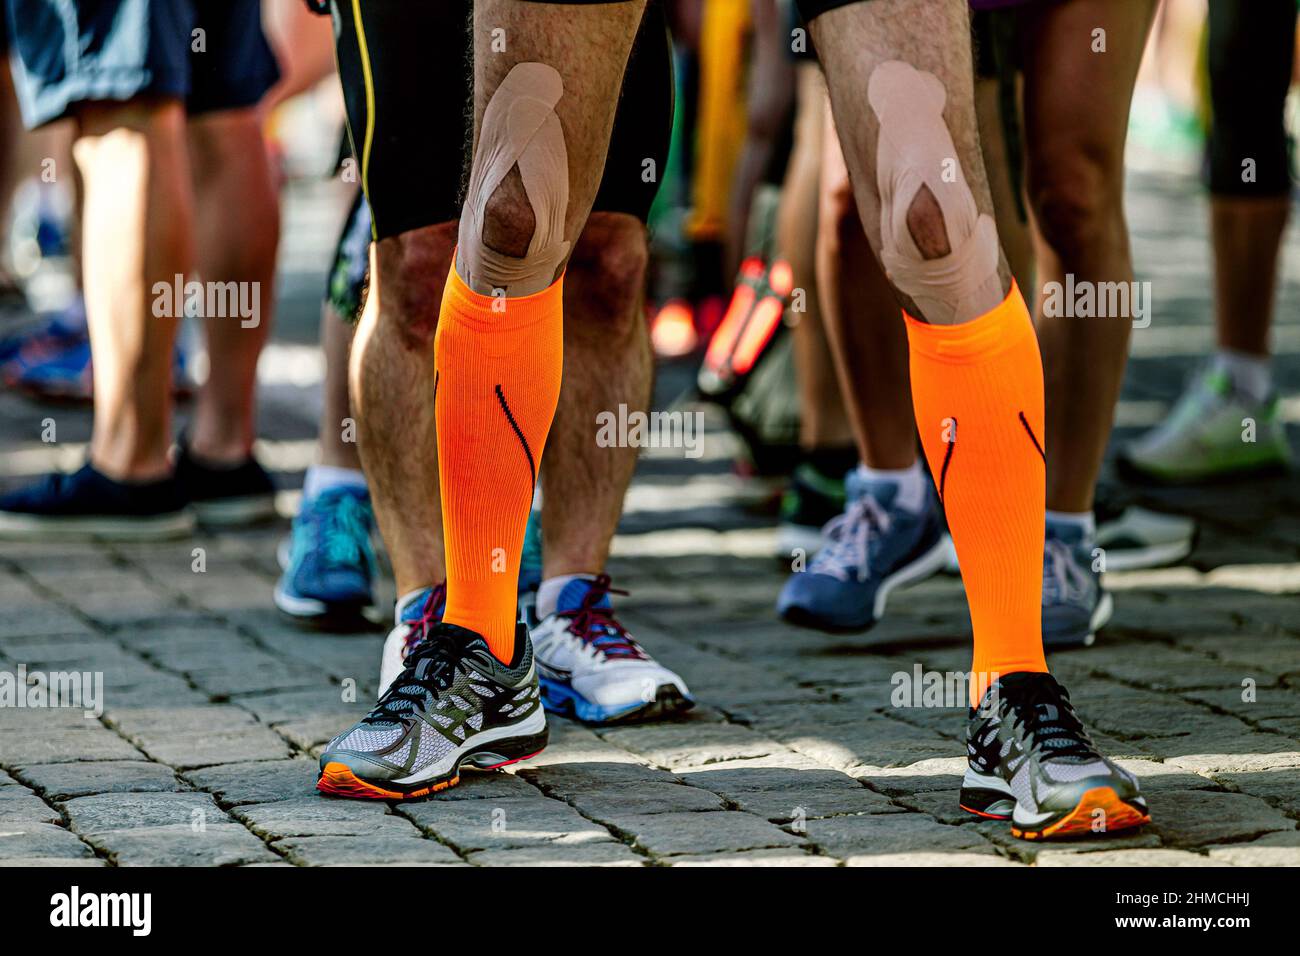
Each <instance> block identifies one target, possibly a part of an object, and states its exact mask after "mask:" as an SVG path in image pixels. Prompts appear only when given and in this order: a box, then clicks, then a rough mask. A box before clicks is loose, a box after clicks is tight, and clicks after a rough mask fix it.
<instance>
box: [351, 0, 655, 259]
mask: <svg viewBox="0 0 1300 956" xmlns="http://www.w3.org/2000/svg"><path fill="white" fill-rule="evenodd" d="M472 6H473V5H472V2H471V0H436V2H434V0H418V2H417V0H334V3H333V11H332V12H333V15H334V23H335V31H334V33H335V38H336V43H337V50H338V62H339V75H340V77H341V79H342V82H343V95H344V100H345V102H346V105H347V115H348V128H349V131H350V133H351V137H352V147H353V151H354V154H355V155H356V157H357V161H358V163H359V164H360V171H361V181H362V184H363V186H364V188H365V192H366V198H367V199H368V200H369V204H370V212H371V218H372V220H373V235H374V238H376V239H383V238H386V237H388V236H395V235H399V234H400V233H403V232H407V231H409V230H411V229H420V228H423V227H425V226H431V225H434V224H436V223H440V222H448V221H450V220H453V219H456V218H457V217H459V215H460V207H461V203H462V200H463V195H462V194H463V189H464V186H463V183H464V180H465V178H466V176H467V173H468V165H469V164H468V159H469V155H468V154H469V149H470V143H471V141H472V131H473V109H472V105H473V104H472V95H473V66H472V48H471V44H470V14H471V9H472ZM672 121H673V76H672V49H671V46H670V42H669V38H668V26H667V20H666V18H665V15H664V11H663V4H662V0H650V3H649V6H648V7H647V9H646V14H645V19H644V20H643V21H642V24H641V28H640V32H639V33H638V35H637V39H636V45H635V47H634V49H633V52H632V55H631V57H630V59H629V61H628V68H627V74H626V76H625V77H624V80H623V93H622V97H621V99H620V101H619V107H618V113H617V115H616V117H615V121H614V132H613V136H612V138H611V140H610V145H609V158H608V159H607V161H606V164H605V173H604V178H603V179H602V180H601V184H600V190H599V192H598V193H597V196H596V202H595V206H594V207H593V208H594V209H595V210H596V211H600V212H621V213H627V214H629V215H632V216H636V217H637V218H639V219H641V220H642V221H644V220H645V218H646V215H647V214H648V213H649V210H650V204H651V203H652V202H653V201H654V198H655V194H656V193H657V192H658V189H659V179H660V178H661V177H662V175H663V172H664V168H665V165H666V163H667V160H668V143H669V140H670V138H671V135H672ZM647 160H649V161H650V162H652V163H653V166H648V165H647V162H646V161H647ZM647 169H652V170H653V175H652V176H647V175H646V170H647ZM647 180H648V181H647Z"/></svg>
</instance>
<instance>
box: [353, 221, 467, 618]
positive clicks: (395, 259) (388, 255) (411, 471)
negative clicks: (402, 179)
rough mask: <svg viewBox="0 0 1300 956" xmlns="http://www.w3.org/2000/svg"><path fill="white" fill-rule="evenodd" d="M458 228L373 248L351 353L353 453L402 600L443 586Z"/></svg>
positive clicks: (415, 233)
mask: <svg viewBox="0 0 1300 956" xmlns="http://www.w3.org/2000/svg"><path fill="white" fill-rule="evenodd" d="M456 227H457V224H456V223H455V222H449V223H440V224H438V225H436V226H429V227H427V228H425V229H415V230H411V231H410V232H405V233H402V234H401V235H398V236H393V237H390V238H386V239H381V240H380V241H379V242H377V243H373V244H372V245H371V247H370V290H369V294H368V295H367V296H366V304H365V308H364V309H363V310H362V313H361V322H360V324H359V325H358V327H357V331H356V337H355V339H354V342H353V347H352V359H351V372H350V380H351V384H352V404H353V410H354V412H355V413H356V421H357V440H358V447H357V450H358V451H359V452H360V456H361V461H362V463H363V464H364V465H365V472H366V478H367V480H368V481H369V484H370V498H371V502H372V504H373V505H374V509H375V517H376V519H377V520H378V522H379V530H380V533H381V534H382V535H383V538H384V545H385V547H386V548H387V550H388V556H389V559H390V560H391V562H392V565H393V576H394V578H395V579H396V584H397V593H398V594H407V593H409V592H411V591H414V590H417V589H418V588H424V587H428V586H430V585H432V584H437V583H439V582H441V581H442V580H443V579H444V578H445V577H446V576H447V575H446V569H445V567H444V564H443V554H442V510H441V506H440V504H439V500H438V440H437V433H436V430H435V425H434V414H433V411H434V410H433V337H434V333H435V332H436V331H437V328H438V300H437V298H436V296H433V295H430V294H429V290H430V289H438V288H441V287H442V285H443V283H444V282H445V281H446V278H447V271H448V270H449V269H450V268H451V257H452V250H453V249H454V248H455V246H456Z"/></svg>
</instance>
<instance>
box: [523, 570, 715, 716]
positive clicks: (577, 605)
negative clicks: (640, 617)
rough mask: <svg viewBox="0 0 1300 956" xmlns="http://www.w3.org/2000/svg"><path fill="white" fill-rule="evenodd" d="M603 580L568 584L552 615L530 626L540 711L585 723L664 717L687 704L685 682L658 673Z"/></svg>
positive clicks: (660, 667)
mask: <svg viewBox="0 0 1300 956" xmlns="http://www.w3.org/2000/svg"><path fill="white" fill-rule="evenodd" d="M609 584H610V579H609V575H607V574H601V575H597V576H595V577H591V578H586V577H583V578H575V579H574V580H572V581H570V582H569V583H568V584H566V585H565V586H564V589H563V590H562V591H561V592H560V597H559V599H558V600H557V601H556V608H555V612H554V613H553V614H548V615H547V616H546V617H545V618H544V619H543V620H542V621H541V623H540V624H538V625H537V626H536V627H534V628H533V631H532V638H533V648H534V653H535V654H536V655H537V671H538V674H539V676H540V677H541V682H542V702H543V703H544V704H545V705H546V709H547V710H550V711H553V712H555V713H558V714H565V715H570V716H573V717H577V718H578V720H582V721H585V722H587V723H591V724H610V723H615V722H625V721H632V720H647V719H654V718H659V717H665V716H668V715H670V714H674V713H679V712H681V711H685V710H689V709H690V708H691V707H694V706H695V700H694V698H692V697H691V693H690V691H689V690H688V689H687V688H686V682H685V681H683V680H682V679H681V678H680V677H678V676H677V675H676V674H674V673H673V672H672V671H670V670H669V669H668V668H666V667H664V666H663V665H662V664H660V663H659V662H658V661H656V660H655V659H654V658H653V657H651V656H650V655H649V654H648V653H646V651H645V648H643V647H642V646H641V645H640V644H638V643H637V642H636V641H635V640H633V639H632V635H630V634H629V633H628V632H627V629H626V628H625V627H623V625H622V624H620V623H619V621H618V619H617V618H616V617H615V616H614V606H613V603H612V602H611V601H610V597H609V596H610V595H611V594H626V593H627V592H626V591H615V590H614V589H612V588H611V587H610V586H609Z"/></svg>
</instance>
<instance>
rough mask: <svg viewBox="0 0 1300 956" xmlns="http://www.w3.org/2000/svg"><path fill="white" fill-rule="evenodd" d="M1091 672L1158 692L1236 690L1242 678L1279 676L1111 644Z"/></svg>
mask: <svg viewBox="0 0 1300 956" xmlns="http://www.w3.org/2000/svg"><path fill="white" fill-rule="evenodd" d="M1095 669H1096V670H1098V671H1101V672H1104V673H1106V674H1110V675H1112V676H1114V677H1117V678H1119V679H1120V680H1121V681H1125V682H1129V683H1133V684H1140V685H1142V686H1143V687H1149V688H1151V689H1153V690H1162V691H1168V690H1184V689H1186V690H1191V689H1199V688H1205V689H1222V688H1225V687H1238V688H1239V687H1240V686H1241V679H1242V678H1243V677H1254V678H1255V679H1256V680H1258V681H1261V682H1263V683H1270V684H1271V683H1274V682H1275V681H1276V679H1277V677H1278V676H1279V675H1278V674H1277V673H1275V672H1269V671H1265V670H1262V669H1258V668H1257V669H1256V672H1255V673H1251V674H1247V673H1245V672H1244V670H1243V668H1242V667H1240V666H1233V665H1229V664H1223V663H1220V662H1218V661H1215V660H1211V659H1210V658H1208V657H1205V656H1203V655H1201V654H1197V653H1194V652H1191V651H1186V650H1182V649H1181V648H1174V647H1165V646H1164V645H1160V644H1141V645H1137V644H1127V645H1124V644H1121V645H1112V646H1111V647H1109V648H1108V649H1107V653H1106V654H1105V655H1101V654H1098V655H1096V665H1095Z"/></svg>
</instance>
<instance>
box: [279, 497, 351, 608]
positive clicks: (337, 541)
mask: <svg viewBox="0 0 1300 956" xmlns="http://www.w3.org/2000/svg"><path fill="white" fill-rule="evenodd" d="M373 527H374V515H373V514H372V512H371V510H370V496H369V495H368V494H367V493H366V492H365V491H363V490H361V489H359V488H327V489H326V490H324V491H322V492H321V493H320V494H319V495H316V496H315V497H314V498H309V499H304V501H303V503H302V509H301V510H300V511H299V512H298V517H296V518H294V520H293V530H292V531H291V532H290V536H289V539H288V542H287V545H288V547H287V549H285V550H287V551H288V553H287V554H282V561H281V563H282V564H283V566H284V573H283V574H282V575H281V576H280V580H279V582H278V583H277V584H276V586H275V606H276V607H278V608H279V609H280V610H281V611H283V612H284V613H285V614H287V615H289V616H290V617H292V618H293V619H294V620H296V621H301V622H303V623H307V624H312V625H315V626H318V627H329V628H354V627H357V626H359V625H364V624H366V620H367V619H366V613H367V612H368V611H371V610H372V609H373V607H374V603H375V599H374V577H375V553H374V550H373V548H372V547H371V545H370V535H371V531H372V529H373ZM283 548H284V546H283V545H282V549H283Z"/></svg>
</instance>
